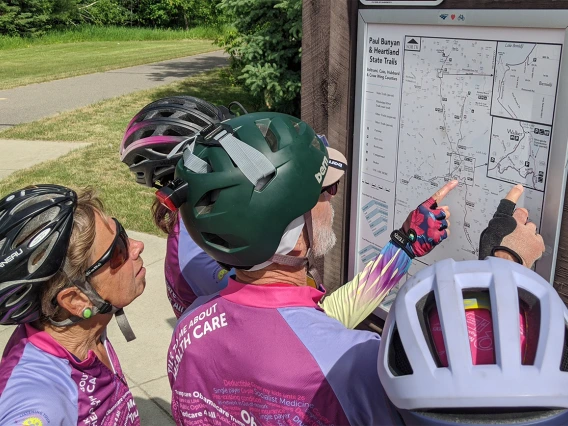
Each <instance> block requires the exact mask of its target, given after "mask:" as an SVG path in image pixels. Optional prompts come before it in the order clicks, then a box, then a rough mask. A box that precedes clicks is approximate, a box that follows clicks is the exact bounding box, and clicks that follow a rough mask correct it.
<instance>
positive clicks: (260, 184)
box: [254, 172, 276, 192]
mask: <svg viewBox="0 0 568 426" xmlns="http://www.w3.org/2000/svg"><path fill="white" fill-rule="evenodd" d="M275 177H276V172H274V173H271V174H269V175H268V176H266V177H263V178H262V179H260V180H259V181H258V182H257V183H256V186H255V187H254V190H255V191H258V192H262V190H263V189H264V188H266V186H267V185H268V184H269V183H270V182H271V181H272V179H274V178H275Z"/></svg>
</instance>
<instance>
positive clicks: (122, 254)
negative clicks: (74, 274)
mask: <svg viewBox="0 0 568 426" xmlns="http://www.w3.org/2000/svg"><path fill="white" fill-rule="evenodd" d="M112 220H114V223H115V224H116V235H115V236H114V240H113V241H112V244H111V245H110V247H109V248H108V250H107V251H106V252H105V254H103V255H102V256H101V258H100V259H99V260H97V261H96V262H95V263H93V265H92V266H90V267H88V268H87V271H86V272H85V277H87V278H88V277H89V276H90V275H93V274H94V273H95V272H96V271H98V270H99V269H100V268H102V267H103V266H104V265H105V264H107V263H108V264H109V266H110V268H111V269H118V268H120V267H121V266H122V265H124V264H125V263H126V261H127V260H128V256H129V255H128V246H129V243H128V235H127V234H126V231H125V230H124V228H123V227H122V225H121V224H120V222H119V221H118V220H116V219H115V218H114V217H113V218H112Z"/></svg>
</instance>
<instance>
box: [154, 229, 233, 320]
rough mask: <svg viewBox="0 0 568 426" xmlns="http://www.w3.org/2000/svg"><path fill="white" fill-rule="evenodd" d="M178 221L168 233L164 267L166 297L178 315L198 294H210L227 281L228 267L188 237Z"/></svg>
mask: <svg viewBox="0 0 568 426" xmlns="http://www.w3.org/2000/svg"><path fill="white" fill-rule="evenodd" d="M179 219H180V220H178V221H177V223H176V225H175V227H174V230H173V231H172V232H171V233H170V235H168V243H167V249H166V260H165V265H164V271H165V274H166V289H167V293H168V299H169V301H170V303H171V305H172V308H173V310H174V313H175V315H176V317H177V318H179V317H180V316H181V314H182V313H183V312H184V311H185V310H186V309H187V307H188V306H189V305H191V304H192V303H193V302H194V301H195V299H196V298H197V297H198V296H205V295H208V294H213V293H215V292H217V291H219V290H221V289H222V288H225V287H226V285H227V279H228V277H227V276H226V275H227V271H226V270H225V269H223V268H222V267H221V266H220V265H219V264H218V263H217V262H216V261H215V260H213V259H212V258H211V257H210V256H209V255H208V254H207V253H205V252H204V251H203V250H202V249H201V248H200V247H199V246H198V245H197V244H195V242H194V241H193V240H192V239H191V237H190V235H189V233H188V232H187V229H186V228H185V225H184V224H183V222H182V221H181V218H179Z"/></svg>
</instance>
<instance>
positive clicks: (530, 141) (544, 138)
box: [487, 118, 551, 192]
mask: <svg viewBox="0 0 568 426" xmlns="http://www.w3.org/2000/svg"><path fill="white" fill-rule="evenodd" d="M550 136H551V127H550V126H546V125H543V124H534V123H527V122H524V121H515V120H506V119H502V118H494V119H493V128H492V130H491V145H490V149H489V163H488V165H487V176H488V177H491V178H494V179H499V180H502V181H505V182H511V183H520V184H521V185H523V186H526V187H528V188H533V189H536V190H537V191H541V192H544V184H545V182H546V170H547V166H548V150H549V147H550Z"/></svg>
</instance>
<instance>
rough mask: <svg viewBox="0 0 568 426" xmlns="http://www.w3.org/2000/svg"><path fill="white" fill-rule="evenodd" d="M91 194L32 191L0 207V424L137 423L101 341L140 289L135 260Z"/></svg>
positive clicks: (136, 253)
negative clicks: (8, 331) (1, 338)
mask: <svg viewBox="0 0 568 426" xmlns="http://www.w3.org/2000/svg"><path fill="white" fill-rule="evenodd" d="M143 250H144V245H143V244H142V242H140V241H135V240H132V239H129V238H128V236H127V235H126V233H125V231H124V229H123V228H122V226H121V225H120V223H119V222H118V221H117V220H116V219H111V218H109V217H107V216H106V215H105V214H104V211H103V206H102V203H101V201H100V200H99V199H98V198H97V197H96V196H95V195H94V193H93V192H92V191H90V190H85V191H82V192H80V193H76V192H74V191H73V190H71V189H69V188H65V187H62V186H57V185H36V186H32V187H28V188H24V189H21V190H19V191H16V192H14V193H12V194H10V195H8V196H7V197H5V198H3V199H1V200H0V324H4V325H7V324H19V325H18V327H17V328H16V330H15V331H14V333H13V335H12V336H11V338H10V341H9V342H8V344H7V346H6V348H5V350H4V354H3V357H2V361H1V363H0V424H2V425H6V424H24V425H60V424H61V425H62V424H65V425H70V424H77V425H91V426H92V425H98V426H102V425H105V426H106V425H139V424H140V421H139V418H138V411H137V408H136V405H135V404H134V399H133V397H132V394H131V393H130V390H129V389H128V385H127V383H126V379H125V377H124V374H123V373H122V371H121V368H120V364H119V362H118V358H117V356H116V354H115V352H114V350H113V348H112V346H111V344H110V342H109V341H108V340H107V338H106V326H107V324H108V323H109V322H110V320H111V319H112V316H113V314H116V315H117V320H119V325H120V326H121V329H122V330H123V333H125V336H126V337H127V339H131V338H133V335H132V334H131V330H130V329H129V327H128V323H127V322H126V319H125V317H124V315H123V311H122V308H123V307H124V306H126V305H128V304H130V303H131V302H132V301H133V300H134V299H136V298H137V297H138V296H139V295H140V294H142V292H143V291H144V287H145V269H144V267H143V261H142V258H141V257H140V254H141V253H142V251H143Z"/></svg>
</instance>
